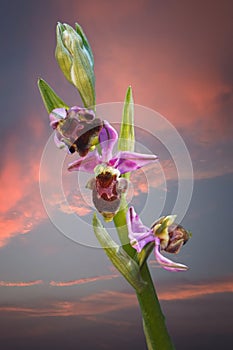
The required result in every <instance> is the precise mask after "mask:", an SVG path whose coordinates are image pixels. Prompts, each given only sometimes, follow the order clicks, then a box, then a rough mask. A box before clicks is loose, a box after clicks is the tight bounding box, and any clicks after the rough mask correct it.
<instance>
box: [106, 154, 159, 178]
mask: <svg viewBox="0 0 233 350" xmlns="http://www.w3.org/2000/svg"><path fill="white" fill-rule="evenodd" d="M157 159H158V157H157V156H155V155H153V154H142V153H136V152H129V151H122V152H118V153H117V154H116V156H115V157H114V158H112V159H110V161H109V165H111V166H113V167H114V168H116V169H118V170H119V171H120V172H121V174H125V173H128V172H131V171H134V170H136V169H139V168H141V167H143V166H145V165H147V164H150V163H152V162H154V161H156V160H157Z"/></svg>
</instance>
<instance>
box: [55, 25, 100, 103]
mask: <svg viewBox="0 0 233 350" xmlns="http://www.w3.org/2000/svg"><path fill="white" fill-rule="evenodd" d="M56 35H57V46H56V51H55V56H56V60H57V62H58V64H59V66H60V68H61V70H62V72H63V74H64V75H65V77H66V79H67V80H68V81H69V82H70V83H71V84H73V85H74V86H75V87H76V88H77V89H78V92H79V94H80V96H81V98H82V101H83V104H84V106H85V107H88V108H90V107H92V109H94V108H95V75H94V59H93V54H92V51H91V47H90V45H89V43H88V40H87V38H86V36H85V34H84V32H83V30H82V28H81V27H80V26H79V25H78V24H76V27H75V29H74V28H72V27H71V26H69V25H68V24H65V23H63V24H61V23H58V24H57V29H56Z"/></svg>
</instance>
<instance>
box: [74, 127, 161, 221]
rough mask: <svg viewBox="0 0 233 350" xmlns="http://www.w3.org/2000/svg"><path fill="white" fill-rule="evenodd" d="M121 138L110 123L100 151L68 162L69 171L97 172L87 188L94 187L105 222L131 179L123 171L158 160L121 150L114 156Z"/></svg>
mask: <svg viewBox="0 0 233 350" xmlns="http://www.w3.org/2000/svg"><path fill="white" fill-rule="evenodd" d="M117 140H118V134H117V132H116V130H115V129H114V128H113V127H112V126H111V125H110V124H109V123H108V122H107V121H104V122H103V128H102V129H101V131H100V133H99V143H100V147H101V154H100V153H98V152H97V150H96V149H95V150H94V151H93V152H90V153H88V154H87V156H86V157H84V158H79V159H77V160H76V161H74V162H73V163H71V164H69V166H68V170H69V171H85V172H88V173H92V174H93V173H94V174H95V177H94V178H92V179H91V180H90V181H89V182H88V184H87V187H88V188H89V189H91V190H92V199H93V202H94V205H95V207H96V209H97V210H98V211H99V212H100V213H101V214H102V215H103V217H104V219H105V221H111V220H112V219H113V217H114V215H115V214H116V213H117V211H118V209H119V207H120V201H121V195H122V193H125V192H126V191H127V187H128V181H127V180H126V179H125V178H123V177H121V175H122V174H125V173H128V172H132V171H134V170H136V169H139V168H141V167H142V166H144V165H146V164H149V163H151V162H154V161H155V160H157V156H155V155H152V154H141V153H136V152H129V151H119V152H118V153H117V154H115V155H113V148H114V146H115V144H116V142H117Z"/></svg>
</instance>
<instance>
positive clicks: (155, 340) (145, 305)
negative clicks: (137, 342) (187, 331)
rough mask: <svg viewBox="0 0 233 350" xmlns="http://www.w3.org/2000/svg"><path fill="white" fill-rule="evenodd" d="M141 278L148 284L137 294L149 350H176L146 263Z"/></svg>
mask: <svg viewBox="0 0 233 350" xmlns="http://www.w3.org/2000/svg"><path fill="white" fill-rule="evenodd" d="M141 276H142V278H143V280H144V281H146V282H147V285H146V287H145V288H144V289H143V290H142V291H141V292H137V291H136V293H137V298H138V302H139V305H140V308H141V313H142V318H143V326H144V333H145V336H146V342H147V346H148V349H149V350H155V349H157V350H172V349H173V350H174V349H175V347H174V345H173V344H172V340H171V338H170V335H169V333H168V330H167V327H166V323H165V317H164V315H163V313H162V310H161V307H160V303H159V300H158V297H157V294H156V291H155V288H154V284H153V281H152V279H151V275H150V272H149V269H148V266H147V264H146V263H145V264H144V265H143V267H142V270H141Z"/></svg>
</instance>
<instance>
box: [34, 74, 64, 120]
mask: <svg viewBox="0 0 233 350" xmlns="http://www.w3.org/2000/svg"><path fill="white" fill-rule="evenodd" d="M38 87H39V90H40V94H41V97H42V100H43V102H44V105H45V108H46V109H47V112H48V113H51V112H52V110H53V109H55V108H63V107H64V108H67V109H69V106H67V104H66V103H65V102H64V101H62V99H61V98H60V97H59V96H57V94H56V93H55V92H54V91H53V89H52V88H51V87H50V86H49V85H48V84H47V83H46V82H45V81H44V80H43V79H38Z"/></svg>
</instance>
